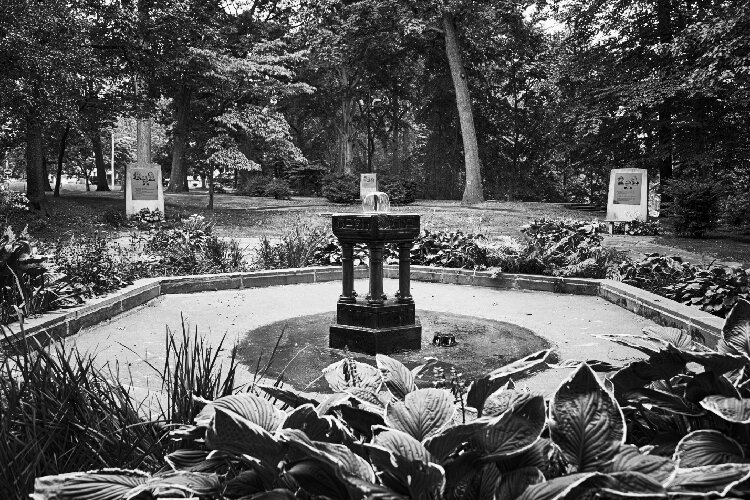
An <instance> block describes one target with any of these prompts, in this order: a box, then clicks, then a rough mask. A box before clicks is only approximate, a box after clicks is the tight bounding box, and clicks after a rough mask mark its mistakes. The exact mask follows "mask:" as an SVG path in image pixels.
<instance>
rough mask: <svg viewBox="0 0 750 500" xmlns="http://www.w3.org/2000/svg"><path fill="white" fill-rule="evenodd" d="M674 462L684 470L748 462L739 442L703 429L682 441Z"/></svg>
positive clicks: (678, 446) (719, 433) (714, 431)
mask: <svg viewBox="0 0 750 500" xmlns="http://www.w3.org/2000/svg"><path fill="white" fill-rule="evenodd" d="M673 460H674V461H675V462H677V463H678V464H679V466H680V467H681V468H683V469H685V468H689V467H702V466H704V465H718V464H727V463H743V462H746V460H745V452H744V451H743V450H742V446H741V445H740V444H739V443H738V442H737V441H735V440H734V439H732V438H730V437H728V436H726V435H724V433H722V432H719V431H716V430H703V429H701V430H697V431H693V432H691V433H690V434H687V435H686V436H685V437H684V438H682V439H681V440H680V442H679V443H678V444H677V449H676V450H675V453H674V457H673Z"/></svg>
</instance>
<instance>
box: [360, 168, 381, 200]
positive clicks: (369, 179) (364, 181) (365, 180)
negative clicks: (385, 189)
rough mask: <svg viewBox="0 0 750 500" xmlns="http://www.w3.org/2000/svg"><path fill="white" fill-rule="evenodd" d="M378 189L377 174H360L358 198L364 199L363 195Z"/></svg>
mask: <svg viewBox="0 0 750 500" xmlns="http://www.w3.org/2000/svg"><path fill="white" fill-rule="evenodd" d="M377 190H378V178H377V174H361V175H360V177H359V199H360V200H364V199H365V196H367V195H368V194H370V193H372V192H375V191H377Z"/></svg>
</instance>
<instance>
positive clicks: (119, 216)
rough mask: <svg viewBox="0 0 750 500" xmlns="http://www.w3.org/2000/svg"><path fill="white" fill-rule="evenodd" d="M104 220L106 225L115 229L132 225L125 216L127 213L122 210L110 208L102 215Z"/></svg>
mask: <svg viewBox="0 0 750 500" xmlns="http://www.w3.org/2000/svg"><path fill="white" fill-rule="evenodd" d="M146 210H148V209H146ZM102 220H103V221H104V223H105V224H107V225H110V226H112V227H113V228H115V229H120V228H121V227H128V226H129V225H130V224H129V221H128V218H127V217H126V216H125V211H124V210H123V209H122V208H114V207H111V208H108V209H107V210H105V211H104V213H102Z"/></svg>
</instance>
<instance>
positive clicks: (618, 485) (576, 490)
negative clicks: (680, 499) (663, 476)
mask: <svg viewBox="0 0 750 500" xmlns="http://www.w3.org/2000/svg"><path fill="white" fill-rule="evenodd" d="M624 497H632V498H648V499H656V498H667V493H666V490H665V489H664V487H663V486H662V485H661V484H659V483H657V482H656V481H654V480H653V479H651V478H649V477H648V476H646V475H645V474H641V473H639V472H615V473H612V474H601V473H598V472H583V473H577V474H570V475H567V476H562V477H558V478H555V479H552V480H550V481H547V482H545V483H538V484H535V485H532V486H529V487H528V488H526V491H524V493H523V494H522V495H521V496H520V497H518V500H578V499H581V498H586V499H588V498H624Z"/></svg>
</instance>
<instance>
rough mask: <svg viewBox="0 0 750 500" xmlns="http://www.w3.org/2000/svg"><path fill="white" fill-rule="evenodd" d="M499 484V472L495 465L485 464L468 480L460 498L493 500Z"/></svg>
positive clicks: (466, 499)
mask: <svg viewBox="0 0 750 500" xmlns="http://www.w3.org/2000/svg"><path fill="white" fill-rule="evenodd" d="M499 482H500V471H499V470H497V467H495V464H487V465H485V466H484V467H481V468H480V469H479V470H477V471H476V472H475V473H474V475H473V476H471V478H469V481H468V484H467V486H466V490H465V491H464V492H463V495H462V498H464V499H465V500H494V499H495V490H496V489H497V485H498V483H499Z"/></svg>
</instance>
